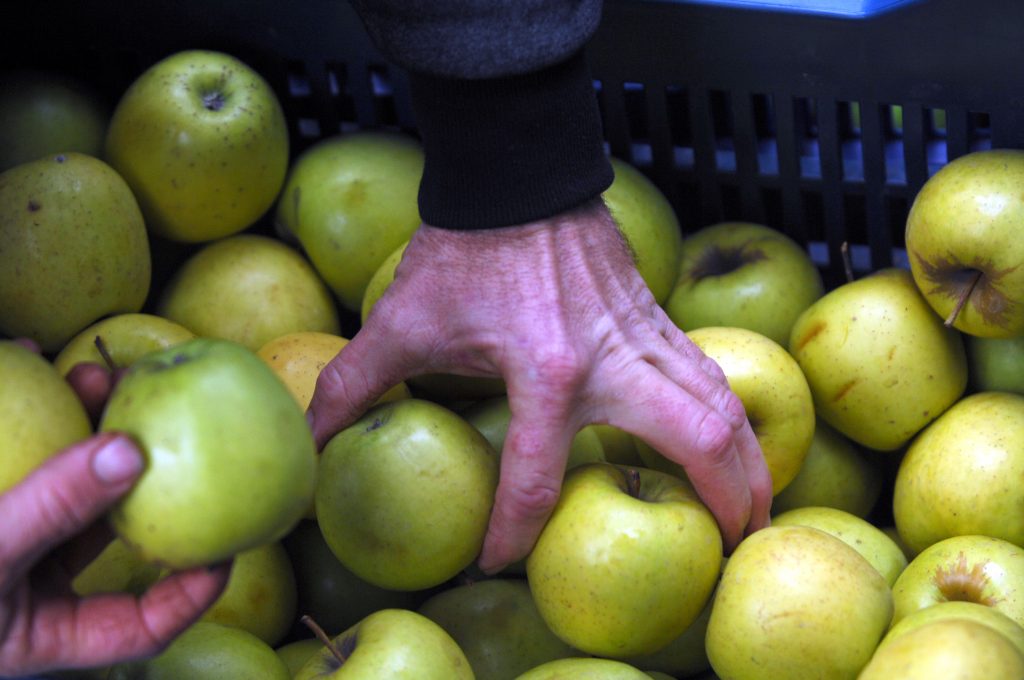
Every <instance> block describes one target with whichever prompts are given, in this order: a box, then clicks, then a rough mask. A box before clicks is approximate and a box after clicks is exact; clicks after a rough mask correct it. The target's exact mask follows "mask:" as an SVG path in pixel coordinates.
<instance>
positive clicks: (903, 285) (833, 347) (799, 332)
mask: <svg viewBox="0 0 1024 680" xmlns="http://www.w3.org/2000/svg"><path fill="white" fill-rule="evenodd" d="M789 351H790V353H791V354H792V355H793V357H795V358H796V360H797V363H798V364H799V365H800V368H801V370H802V371H803V373H804V375H805V376H806V377H807V383H808V384H809V385H810V388H811V394H812V395H813V396H814V408H815V412H816V413H817V414H818V416H820V417H821V418H822V419H824V420H825V421H826V422H827V423H828V424H830V425H832V427H834V428H836V429H837V430H839V432H841V433H842V434H844V435H846V436H847V437H849V438H850V439H852V440H853V441H855V442H857V443H858V444H861V445H862V446H866V447H868V448H871V449H876V450H879V451H894V450H896V449H898V448H900V447H901V446H903V445H904V444H906V443H907V442H908V441H909V440H910V438H911V437H913V436H914V435H915V434H917V433H918V432H919V431H920V430H921V429H922V428H923V427H924V426H925V425H927V424H928V423H929V422H931V421H932V420H934V419H935V418H936V417H938V416H939V414H941V413H942V412H943V411H945V410H946V409H947V408H949V407H950V406H951V405H952V404H953V402H955V401H956V400H957V399H959V398H960V395H961V394H962V393H963V391H964V388H965V387H966V386H967V357H966V353H965V351H964V346H963V341H962V340H961V338H960V334H959V332H958V331H956V330H953V329H951V328H945V327H944V326H943V325H942V320H941V319H940V318H939V317H937V316H936V315H935V313H934V312H933V311H932V309H931V307H929V306H928V303H927V302H926V301H925V299H924V298H923V297H922V296H921V293H920V291H918V289H917V287H916V286H915V285H914V281H913V279H912V278H911V275H910V272H908V271H906V270H903V269H896V268H889V269H883V270H880V271H878V272H875V273H874V274H871V275H869V276H865V277H864V278H862V279H857V280H856V281H851V282H850V283H845V284H843V285H841V286H839V287H838V288H835V289H833V290H831V291H829V292H828V293H826V294H825V296H824V297H822V298H821V299H820V300H818V301H817V302H815V303H814V304H812V305H811V306H810V307H808V308H807V309H806V310H804V313H803V314H801V315H800V317H799V318H798V319H797V320H796V323H795V324H794V325H793V332H792V336H791V338H790V341H789Z"/></svg>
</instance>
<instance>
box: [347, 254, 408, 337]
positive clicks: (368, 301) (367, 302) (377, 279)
mask: <svg viewBox="0 0 1024 680" xmlns="http://www.w3.org/2000/svg"><path fill="white" fill-rule="evenodd" d="M408 245H409V242H408V241H405V242H403V243H402V244H401V245H400V246H398V247H397V248H395V249H394V250H393V251H391V254H390V255H388V256H387V257H385V258H384V261H383V262H381V263H380V266H378V267H377V269H376V271H374V272H373V276H371V277H370V280H369V282H367V284H366V290H364V291H363V300H362V302H361V303H360V307H359V318H360V320H361V321H362V322H363V323H366V319H367V317H368V316H370V310H372V309H373V306H374V305H375V304H377V300H379V299H380V296H381V295H383V294H384V291H386V290H387V289H388V286H390V285H391V282H392V281H394V280H395V270H396V269H397V268H398V263H399V262H401V261H402V255H404V254H405V249H406V247H407V246H408Z"/></svg>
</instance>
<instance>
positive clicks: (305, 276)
mask: <svg viewBox="0 0 1024 680" xmlns="http://www.w3.org/2000/svg"><path fill="white" fill-rule="evenodd" d="M157 313H158V314H159V315H160V316H163V317H165V318H167V319H170V320H171V321H174V322H175V323H179V324H181V325H182V326H184V327H185V328H188V329H190V330H192V331H193V332H195V334H196V335H200V336H203V337H210V338H223V339H225V340H234V341H235V342H238V343H241V344H243V345H245V346H246V347H248V348H249V349H251V350H253V351H255V350H258V349H259V348H260V347H261V346H263V345H264V344H265V343H267V342H269V341H270V340H273V339H274V338H277V337H280V336H282V335H285V334H287V333H295V332H298V331H319V332H321V333H331V334H337V333H339V332H340V321H339V318H338V310H337V308H336V307H335V305H334V299H333V298H332V297H331V294H330V291H328V290H327V286H325V285H324V282H323V281H322V280H321V279H320V277H319V275H318V274H317V273H316V271H315V270H314V269H313V267H312V266H311V265H310V264H309V261H308V260H306V258H305V257H303V255H302V254H301V253H299V252H297V251H295V250H293V249H292V248H290V247H288V246H287V245H285V244H284V243H282V242H281V241H278V240H276V239H273V238H270V237H268V236H261V235H258V234H239V235H236V236H229V237H227V238H223V239H220V240H218V241H216V242H214V243H209V244H207V245H205V246H203V247H202V248H201V249H200V250H199V251H197V252H196V253H195V254H194V255H192V256H191V257H190V258H189V259H188V260H187V261H186V262H184V264H182V266H181V267H180V268H179V269H178V271H177V272H176V273H175V275H174V277H173V278H172V279H171V280H170V281H168V282H167V285H166V286H165V287H164V289H163V293H162V295H161V297H160V301H159V304H158V306H157Z"/></svg>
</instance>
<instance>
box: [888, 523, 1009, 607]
mask: <svg viewBox="0 0 1024 680" xmlns="http://www.w3.org/2000/svg"><path fill="white" fill-rule="evenodd" d="M892 595H893V603H894V605H895V611H894V613H893V617H892V624H891V625H893V626H895V625H896V624H897V623H899V621H900V620H902V619H903V618H904V617H906V616H908V615H910V614H912V613H913V612H916V611H918V610H920V609H924V608H925V607H930V606H932V605H935V604H938V603H940V602H948V601H954V602H957V601H959V602H975V603H978V604H983V605H986V606H989V607H994V608H995V609H997V610H998V611H999V612H1001V613H1003V614H1005V615H1006V616H1008V617H1010V618H1011V619H1013V620H1014V621H1016V622H1017V623H1020V624H1022V625H1024V550H1022V549H1021V548H1020V547H1018V546H1016V545H1014V544H1013V543H1010V542H1009V541H1004V540H1003V539H1001V538H992V537H990V536H980V535H964V536H954V537H952V538H947V539H945V540H942V541H939V542H938V543H934V544H932V545H931V546H929V547H927V548H925V549H924V550H923V551H922V552H921V553H919V554H918V555H917V556H916V557H915V558H914V559H912V560H911V561H910V564H908V565H907V567H906V568H905V569H904V570H903V572H902V573H901V574H900V576H899V578H897V579H896V583H894V584H893V587H892Z"/></svg>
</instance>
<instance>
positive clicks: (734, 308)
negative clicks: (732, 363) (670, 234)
mask: <svg viewBox="0 0 1024 680" xmlns="http://www.w3.org/2000/svg"><path fill="white" fill-rule="evenodd" d="M824 293H825V286H824V283H823V282H822V279H821V273H820V272H819V271H818V268H817V267H816V266H815V265H814V262H813V261H812V260H811V256H810V254H808V252H807V250H806V249H804V248H802V247H800V246H799V245H798V244H797V243H796V241H794V240H793V239H791V238H790V237H789V236H786V235H785V234H783V233H782V232H781V231H778V230H776V229H772V228H771V227H768V226H765V225H763V224H757V223H754V222H719V223H717V224H713V225H711V226H708V227H704V228H703V229H701V230H699V231H697V232H696V233H693V234H690V235H689V236H687V237H685V238H684V239H683V249H682V256H681V258H680V264H679V279H678V280H677V281H676V283H675V286H674V287H673V288H672V293H671V294H670V295H669V297H668V300H667V301H666V303H665V311H666V312H667V313H668V316H669V318H670V319H672V321H673V322H674V323H675V324H676V325H677V326H679V328H681V329H682V330H684V331H691V330H693V329H695V328H703V327H704V326H738V327H740V328H747V329H750V330H752V331H757V332H758V333H760V334H761V335H766V336H768V337H769V338H771V339H772V340H774V341H775V342H777V343H779V344H780V345H783V346H785V345H786V344H787V343H788V342H789V331H790V329H791V328H792V327H793V322H794V321H796V318H797V317H798V316H800V314H801V313H802V312H803V311H804V310H805V309H807V308H808V307H809V306H810V305H811V303H812V302H814V301H815V300H817V299H818V298H820V297H821V296H822V295H823V294H824Z"/></svg>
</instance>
